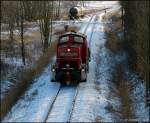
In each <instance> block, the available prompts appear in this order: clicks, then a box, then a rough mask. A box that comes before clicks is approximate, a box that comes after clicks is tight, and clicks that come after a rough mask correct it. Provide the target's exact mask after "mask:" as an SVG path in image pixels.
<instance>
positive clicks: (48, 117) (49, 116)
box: [44, 15, 96, 122]
mask: <svg viewBox="0 0 150 123" xmlns="http://www.w3.org/2000/svg"><path fill="white" fill-rule="evenodd" d="M95 16H96V15H93V16H92V17H91V18H90V20H89V22H88V24H87V25H86V27H85V29H84V31H83V32H82V33H84V34H86V32H87V29H88V28H89V25H90V23H91V21H92V20H93V18H94V17H95ZM93 28H94V26H92V31H93ZM92 35H93V33H91V35H90V40H91V37H92ZM89 42H91V41H89ZM69 88H70V89H72V90H73V91H72V92H70V91H69V90H67V89H66V90H65V87H63V86H62V85H61V86H60V88H59V89H58V91H57V93H56V95H55V97H54V99H53V102H52V103H51V105H50V107H49V109H48V112H47V114H46V116H45V118H44V122H51V121H52V119H53V118H52V117H54V115H55V119H57V118H59V116H60V115H61V113H62V112H61V109H60V112H59V111H57V113H53V111H54V112H55V109H58V108H57V107H58V102H61V101H64V100H60V99H59V98H61V96H62V95H64V94H63V92H64V91H67V93H68V95H69V93H72V94H71V95H73V97H72V98H70V100H68V102H69V103H70V108H69V109H68V113H67V114H65V115H67V118H66V121H64V122H70V121H71V118H72V114H73V111H74V107H75V102H76V98H77V95H78V91H79V85H77V86H76V87H75V86H73V87H69ZM68 99H69V96H68ZM59 105H61V104H60V103H59Z"/></svg>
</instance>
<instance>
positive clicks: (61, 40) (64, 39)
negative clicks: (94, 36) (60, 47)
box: [59, 36, 69, 43]
mask: <svg viewBox="0 0 150 123" xmlns="http://www.w3.org/2000/svg"><path fill="white" fill-rule="evenodd" d="M68 40H69V36H64V37H61V38H60V40H59V43H67V42H68Z"/></svg>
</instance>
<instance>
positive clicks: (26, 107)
mask: <svg viewBox="0 0 150 123" xmlns="http://www.w3.org/2000/svg"><path fill="white" fill-rule="evenodd" d="M34 81H35V82H34V84H33V85H32V86H30V88H29V89H28V91H27V92H26V93H25V95H23V96H22V97H21V99H19V100H18V102H17V104H15V105H14V106H13V108H12V109H11V111H10V112H9V113H8V114H7V116H6V117H5V118H4V120H3V121H4V122H33V121H34V122H42V121H43V120H44V119H45V114H47V112H48V108H49V106H50V105H51V103H52V101H53V98H54V97H55V95H56V93H57V91H58V89H59V86H60V84H58V83H52V82H50V65H48V67H47V68H46V69H45V70H44V72H43V73H42V74H41V76H39V77H38V78H37V79H35V80H34Z"/></svg>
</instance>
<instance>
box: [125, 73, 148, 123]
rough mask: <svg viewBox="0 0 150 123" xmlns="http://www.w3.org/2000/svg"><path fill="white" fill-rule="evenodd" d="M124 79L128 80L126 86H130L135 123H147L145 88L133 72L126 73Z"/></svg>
mask: <svg viewBox="0 0 150 123" xmlns="http://www.w3.org/2000/svg"><path fill="white" fill-rule="evenodd" d="M126 78H127V80H128V84H131V85H132V87H133V88H132V90H131V92H132V93H130V96H131V97H132V98H131V99H132V101H133V104H134V105H133V107H134V111H135V117H136V119H137V121H140V122H147V121H149V118H150V115H149V110H150V109H149V107H148V106H147V105H146V88H145V85H144V83H145V82H144V81H142V80H140V79H139V77H138V75H136V74H135V73H134V72H133V71H131V70H127V71H126Z"/></svg>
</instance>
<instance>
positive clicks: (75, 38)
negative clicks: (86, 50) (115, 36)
mask: <svg viewBox="0 0 150 123" xmlns="http://www.w3.org/2000/svg"><path fill="white" fill-rule="evenodd" d="M74 42H77V43H83V38H82V37H80V36H74Z"/></svg>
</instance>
